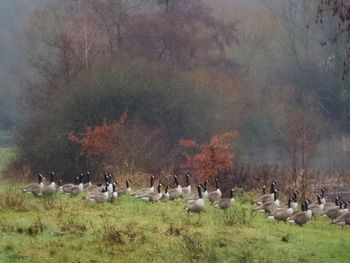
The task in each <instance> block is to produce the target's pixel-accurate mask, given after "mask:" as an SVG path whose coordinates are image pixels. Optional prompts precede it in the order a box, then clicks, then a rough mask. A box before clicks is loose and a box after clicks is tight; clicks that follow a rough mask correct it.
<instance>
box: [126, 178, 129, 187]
mask: <svg viewBox="0 0 350 263" xmlns="http://www.w3.org/2000/svg"><path fill="white" fill-rule="evenodd" d="M125 185H126V189H128V188H129V180H125Z"/></svg>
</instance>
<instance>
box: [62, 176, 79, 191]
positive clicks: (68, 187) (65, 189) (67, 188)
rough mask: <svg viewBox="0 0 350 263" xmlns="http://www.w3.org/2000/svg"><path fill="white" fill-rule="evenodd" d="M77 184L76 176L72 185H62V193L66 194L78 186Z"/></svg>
mask: <svg viewBox="0 0 350 263" xmlns="http://www.w3.org/2000/svg"><path fill="white" fill-rule="evenodd" d="M78 182H79V177H78V176H76V177H75V178H74V184H64V185H62V191H63V192H64V193H67V192H68V190H69V189H70V188H72V187H74V186H76V185H78Z"/></svg>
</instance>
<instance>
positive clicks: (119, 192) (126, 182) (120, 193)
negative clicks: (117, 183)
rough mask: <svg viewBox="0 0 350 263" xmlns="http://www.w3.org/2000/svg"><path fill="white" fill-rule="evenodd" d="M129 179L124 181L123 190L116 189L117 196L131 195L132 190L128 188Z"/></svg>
mask: <svg viewBox="0 0 350 263" xmlns="http://www.w3.org/2000/svg"><path fill="white" fill-rule="evenodd" d="M130 182H131V180H130V179H126V180H125V188H121V189H118V195H131V194H132V189H131V187H130Z"/></svg>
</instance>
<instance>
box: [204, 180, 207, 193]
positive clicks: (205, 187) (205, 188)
mask: <svg viewBox="0 0 350 263" xmlns="http://www.w3.org/2000/svg"><path fill="white" fill-rule="evenodd" d="M207 184H208V181H207V180H205V182H204V184H203V190H204V192H205V191H207Z"/></svg>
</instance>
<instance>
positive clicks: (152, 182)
mask: <svg viewBox="0 0 350 263" xmlns="http://www.w3.org/2000/svg"><path fill="white" fill-rule="evenodd" d="M153 184H154V176H153V175H152V176H151V182H150V187H153Z"/></svg>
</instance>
